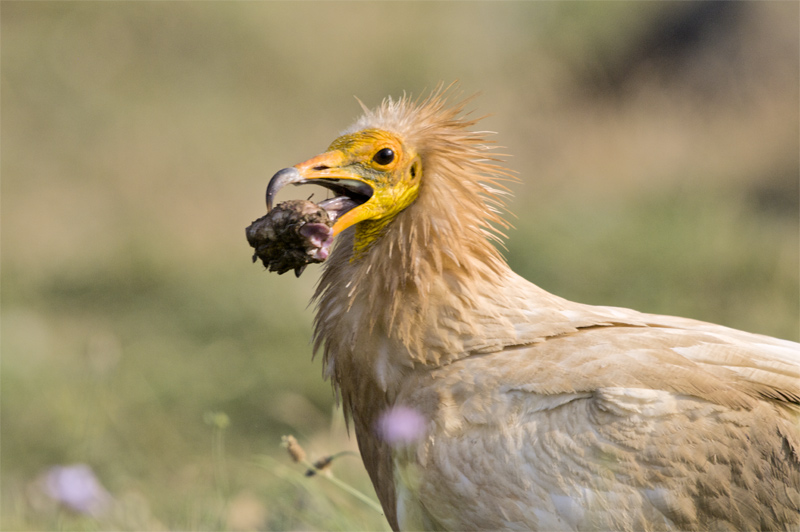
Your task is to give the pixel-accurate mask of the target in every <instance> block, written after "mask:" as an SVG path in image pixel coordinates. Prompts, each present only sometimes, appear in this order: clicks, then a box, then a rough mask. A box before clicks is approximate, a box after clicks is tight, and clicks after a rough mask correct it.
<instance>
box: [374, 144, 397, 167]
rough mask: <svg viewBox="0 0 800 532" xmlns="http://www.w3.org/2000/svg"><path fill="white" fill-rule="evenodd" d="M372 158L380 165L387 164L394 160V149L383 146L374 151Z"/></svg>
mask: <svg viewBox="0 0 800 532" xmlns="http://www.w3.org/2000/svg"><path fill="white" fill-rule="evenodd" d="M372 160H373V161H375V162H376V163H378V164H380V165H381V166H383V165H386V164H389V163H390V162H392V161H394V150H392V149H391V148H383V149H382V150H380V151H379V152H378V153H376V154H375V156H374V157H372Z"/></svg>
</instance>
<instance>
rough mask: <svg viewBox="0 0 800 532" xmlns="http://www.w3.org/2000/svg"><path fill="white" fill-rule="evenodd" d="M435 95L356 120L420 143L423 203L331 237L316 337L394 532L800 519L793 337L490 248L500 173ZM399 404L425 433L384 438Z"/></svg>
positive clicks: (715, 525) (797, 370)
mask: <svg viewBox="0 0 800 532" xmlns="http://www.w3.org/2000/svg"><path fill="white" fill-rule="evenodd" d="M461 111H462V107H461V106H455V107H454V108H449V109H448V108H446V107H445V103H444V99H443V97H441V95H436V94H434V95H433V96H432V97H430V98H429V99H428V100H425V101H423V102H411V101H409V100H408V99H402V100H399V101H391V100H389V101H387V102H385V103H384V104H383V106H382V107H380V108H379V109H378V110H376V111H374V112H368V113H367V115H366V116H365V117H364V118H362V119H361V120H360V121H359V122H358V123H357V124H356V125H355V126H354V127H353V128H351V131H357V130H359V129H364V128H367V129H373V128H375V129H383V130H387V131H391V132H392V133H395V134H397V135H400V136H401V137H402V138H403V139H404V141H405V142H407V143H408V144H409V145H412V146H414V148H415V149H416V150H417V152H418V153H419V154H420V157H421V159H422V165H423V176H422V181H421V183H422V184H421V185H420V190H419V196H418V198H417V199H416V201H414V203H413V204H411V205H410V206H409V207H408V208H406V209H405V210H404V211H402V212H400V213H399V214H398V215H397V216H396V217H395V218H394V219H393V220H392V221H391V222H390V223H389V224H388V225H387V226H386V228H385V230H384V231H383V233H382V234H381V236H380V237H379V238H378V239H377V240H375V241H374V242H373V243H372V244H371V245H370V246H369V248H368V249H367V251H366V252H365V253H363V254H359V255H358V256H354V254H353V248H354V229H353V228H351V229H348V230H346V231H345V232H343V233H342V234H341V235H340V236H339V237H338V240H339V241H338V244H337V246H336V247H335V249H334V250H333V253H332V255H331V257H330V258H329V259H328V261H327V263H326V265H325V272H324V274H323V277H322V279H321V281H320V285H319V287H318V291H317V294H316V298H317V316H316V321H315V325H316V333H315V334H316V347H317V348H319V349H321V350H322V351H323V354H324V361H325V368H326V370H325V371H326V374H327V376H328V377H330V378H331V379H332V381H333V383H334V386H335V387H336V389H337V390H338V392H339V393H340V395H341V398H342V401H343V406H344V408H345V412H346V414H347V415H348V416H349V418H350V420H351V422H352V424H353V426H354V428H355V431H356V435H357V437H358V442H359V447H360V449H361V452H362V457H363V459H364V463H365V465H366V467H367V469H368V471H369V472H370V475H371V478H372V480H373V483H374V485H375V488H376V491H377V493H378V496H379V498H380V500H381V503H382V505H383V507H384V510H385V511H386V515H387V518H388V520H389V522H390V524H391V525H392V527H393V528H395V529H397V528H400V529H404V530H415V529H442V530H487V529H495V530H498V529H509V530H688V529H694V530H706V529H723V530H745V529H770V530H771V529H779V530H788V529H798V528H800V406H799V403H800V345H799V344H796V343H793V342H789V341H783V340H778V339H774V338H769V337H765V336H759V335H755V334H750V333H745V332H741V331H736V330H733V329H728V328H725V327H721V326H717V325H712V324H708V323H703V322H698V321H694V320H688V319H683V318H675V317H667V316H655V315H648V314H642V313H639V312H636V311H633V310H628V309H621V308H612V307H595V306H588V305H582V304H578V303H573V302H570V301H567V300H564V299H562V298H559V297H557V296H554V295H552V294H549V293H547V292H545V291H544V290H541V289H540V288H538V287H536V286H535V285H533V284H531V283H529V282H528V281H526V280H524V279H522V278H521V277H519V276H518V275H516V274H515V273H513V272H512V271H511V270H510V269H509V268H508V267H507V265H506V264H505V262H504V261H503V260H502V258H501V257H500V255H499V254H498V253H497V251H496V250H495V248H494V247H493V246H492V244H491V243H490V242H489V237H490V235H491V232H492V227H493V226H497V225H502V220H501V219H500V218H499V216H498V214H497V206H498V205H499V197H500V195H501V193H499V192H498V191H497V189H498V187H499V184H498V182H499V181H501V180H502V179H504V178H507V177H508V175H507V174H506V173H505V172H504V171H503V170H502V169H501V168H500V167H499V166H498V165H497V163H496V162H495V161H493V160H492V159H491V158H490V157H489V153H490V152H488V151H487V147H486V142H485V140H484V139H483V135H482V134H480V133H474V132H470V131H469V130H468V128H469V126H472V125H473V123H474V121H469V120H464V119H461V118H460V113H461ZM397 405H403V406H406V407H409V408H412V409H414V410H416V411H417V412H419V413H420V414H421V415H422V416H423V417H424V419H425V422H426V430H425V433H424V435H423V436H422V437H421V438H420V439H419V440H418V441H415V442H413V443H411V444H409V445H399V446H392V445H389V443H388V442H386V441H384V440H383V439H382V438H381V437H380V434H379V433H378V432H377V431H376V426H377V423H378V420H379V418H380V416H381V415H382V414H384V413H385V412H386V411H387V410H388V409H390V408H392V407H393V406H397Z"/></svg>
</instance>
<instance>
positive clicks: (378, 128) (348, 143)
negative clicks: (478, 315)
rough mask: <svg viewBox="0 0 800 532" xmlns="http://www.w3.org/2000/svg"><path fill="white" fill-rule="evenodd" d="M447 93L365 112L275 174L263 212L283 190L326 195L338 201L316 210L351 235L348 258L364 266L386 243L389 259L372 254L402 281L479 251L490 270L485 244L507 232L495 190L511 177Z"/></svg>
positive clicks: (493, 256) (390, 103)
mask: <svg viewBox="0 0 800 532" xmlns="http://www.w3.org/2000/svg"><path fill="white" fill-rule="evenodd" d="M447 92H448V91H447V90H446V89H445V90H442V89H441V88H440V89H438V90H436V91H434V93H433V94H431V95H430V96H428V97H427V98H425V99H422V100H412V99H410V98H408V97H403V98H400V99H397V100H393V99H386V100H385V101H384V102H383V103H382V105H380V106H379V107H378V108H377V109H375V110H369V109H367V108H366V107H364V112H365V114H364V116H363V117H362V118H360V119H359V120H358V121H357V122H356V123H355V124H354V125H353V126H351V127H350V128H349V129H348V130H346V131H345V132H344V134H343V135H341V136H340V137H338V138H337V139H335V140H334V141H333V142H332V143H331V145H330V146H329V147H328V149H327V150H326V151H325V152H324V153H322V154H319V155H316V156H315V157H312V158H311V159H309V160H307V161H305V162H302V163H299V164H296V165H294V166H293V167H290V168H285V169H283V170H281V171H279V172H278V173H277V174H275V176H274V177H273V178H272V180H271V181H270V183H269V186H268V188H267V208H268V210H271V209H272V205H273V202H274V198H275V196H276V194H277V192H278V191H279V190H280V189H281V188H282V187H284V186H286V185H289V184H292V185H305V184H315V185H321V186H323V187H325V188H327V189H329V190H330V191H332V192H333V194H334V197H333V198H331V199H327V200H324V201H322V202H320V203H319V205H320V206H321V207H323V208H324V209H325V210H326V211H328V213H329V215H330V216H331V218H332V219H333V220H334V224H333V227H332V232H333V235H332V236H334V237H336V236H338V235H340V234H341V233H343V232H345V231H346V230H347V229H349V228H354V229H353V243H352V246H349V247H350V249H349V252H348V255H349V257H348V258H349V259H361V258H363V257H364V255H366V254H367V252H368V251H370V249H371V248H372V247H373V246H374V245H375V244H376V243H377V242H378V241H382V242H384V244H385V245H386V246H387V249H386V250H384V251H387V252H388V254H383V253H370V254H373V255H380V256H382V257H383V258H384V259H385V260H389V258H390V257H391V260H393V261H395V262H396V261H397V260H399V261H400V263H401V269H400V271H398V272H393V274H394V275H395V276H398V275H399V278H401V279H409V278H415V277H416V278H418V277H419V273H420V272H419V271H418V269H419V268H423V267H424V266H422V265H421V263H422V262H424V263H430V264H431V265H432V267H433V268H434V270H437V271H439V272H441V269H442V268H443V267H446V266H447V265H448V264H451V265H457V266H458V267H461V266H463V265H465V264H466V263H468V262H469V260H466V259H469V258H471V257H473V256H474V255H475V254H476V253H477V254H478V255H479V256H480V259H481V260H483V259H484V258H488V259H489V262H495V261H496V260H497V259H498V258H499V257H498V255H497V253H496V252H495V251H494V248H493V246H492V245H491V244H488V247H487V245H485V244H482V243H485V242H486V240H487V238H486V237H487V236H490V237H491V236H493V235H494V234H495V232H496V230H497V229H498V228H502V227H506V226H507V225H506V224H505V222H504V221H503V220H502V218H501V217H500V216H499V211H500V208H501V207H502V202H501V199H500V197H501V195H502V194H504V193H505V188H504V187H503V186H502V185H499V182H500V181H502V180H504V179H508V178H509V177H510V175H509V174H508V172H507V171H506V170H504V169H503V168H501V167H500V166H499V165H498V164H497V159H496V157H492V156H490V154H489V153H488V152H489V150H491V146H490V143H489V142H488V141H487V140H486V139H485V137H486V134H487V133H486V132H481V131H470V130H469V128H470V127H471V126H473V125H474V124H475V123H476V122H477V120H475V119H469V118H466V117H464V116H462V115H463V110H464V106H465V103H466V102H465V101H462V102H460V103H457V104H455V105H450V106H448V105H447V99H448V97H447ZM362 107H363V104H362ZM328 245H330V244H328ZM490 248H491V249H490ZM393 252H394V253H393ZM398 255H399V257H398ZM483 255H487V257H483Z"/></svg>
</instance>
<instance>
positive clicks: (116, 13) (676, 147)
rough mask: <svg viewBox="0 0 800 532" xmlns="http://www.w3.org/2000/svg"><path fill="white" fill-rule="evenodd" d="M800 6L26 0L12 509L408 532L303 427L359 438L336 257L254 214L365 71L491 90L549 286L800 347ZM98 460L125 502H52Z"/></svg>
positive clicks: (7, 304)
mask: <svg viewBox="0 0 800 532" xmlns="http://www.w3.org/2000/svg"><path fill="white" fill-rule="evenodd" d="M798 9H800V6H799V5H798V4H797V3H795V2H791V3H777V2H776V3H751V2H739V3H734V2H724V3H723V2H712V3H708V4H706V3H696V2H679V3H670V2H658V3H635V2H624V3H609V2H591V3H581V2H568V3H558V2H542V3H539V2H537V3H394V2H392V3H362V2H355V3H315V2H303V3H279V2H268V3H223V2H202V3H201V2H196V3H192V2H178V3H176V2H147V3H138V2H137V3H133V2H129V3H117V2H113V3H105V2H2V4H0V15H1V17H0V24H2V28H1V30H2V31H1V32H0V38H1V39H2V43H1V46H0V53H1V54H2V57H1V61H0V67H1V69H2V70H1V71H0V74H2V85H1V86H0V88H1V91H0V98H2V100H1V102H0V103H1V105H2V114H1V116H0V138H1V139H2V159H1V164H2V166H1V167H0V171H1V172H2V211H1V212H2V235H1V237H2V287H1V289H2V315H1V317H2V339H1V340H2V343H1V344H0V347H1V348H2V388H1V391H2V448H1V452H2V455H1V458H2V464H1V465H2V483H1V484H0V488H1V489H2V500H1V502H2V507H1V508H0V510H1V511H0V516H1V517H2V522H0V528H2V529H4V530H12V529H13V530H50V529H57V528H58V529H88V530H92V529H111V528H113V529H126V530H151V529H187V530H188V529H202V530H221V529H229V530H252V529H319V530H334V529H338V530H352V529H385V528H387V527H386V524H385V522H384V521H383V519H382V518H381V516H380V515H377V514H376V513H375V512H374V511H373V510H372V509H370V508H369V507H368V506H366V505H365V504H363V502H361V501H359V500H357V499H355V498H353V497H351V496H350V495H349V494H347V493H345V492H344V491H342V490H340V489H338V488H336V487H335V486H332V485H330V484H329V483H326V482H324V480H325V479H323V478H320V477H311V478H307V477H304V476H303V471H304V470H303V468H302V467H298V466H297V464H293V463H291V461H290V460H289V459H288V457H287V456H285V455H284V451H283V450H282V449H280V447H279V444H280V441H281V439H280V437H281V435H282V434H287V433H292V434H294V435H295V436H297V438H298V440H299V441H300V442H301V444H303V445H304V446H305V447H306V448H307V451H308V452H309V458H311V459H315V458H318V457H319V456H322V455H324V454H328V453H334V452H339V451H342V450H347V449H350V450H354V449H355V444H354V442H353V441H351V440H350V439H348V437H347V435H346V430H345V428H344V427H343V423H342V421H341V417H340V414H338V413H334V414H332V412H334V410H333V402H334V401H333V397H332V394H331V391H330V387H329V385H328V384H327V383H324V382H323V381H322V380H321V378H320V373H321V369H320V367H319V362H318V361H317V362H316V363H312V362H311V348H310V345H309V342H308V339H309V336H310V322H311V318H312V309H310V308H307V307H306V305H307V302H308V300H309V297H310V295H311V292H312V289H313V283H314V280H315V276H316V275H318V273H319V269H318V268H316V269H315V268H313V267H312V268H309V270H307V272H306V273H305V274H304V276H303V277H302V278H301V279H294V278H293V277H291V276H284V277H278V276H275V275H268V274H267V273H265V272H264V271H263V268H262V267H261V266H260V265H253V264H251V263H250V254H251V251H250V249H249V248H248V246H247V243H246V241H245V238H244V228H245V226H246V225H247V224H248V223H249V222H250V221H252V220H253V219H255V218H257V217H258V216H260V215H261V214H263V211H264V204H263V192H264V188H265V186H266V183H267V180H268V179H269V177H270V176H271V175H272V173H273V172H274V171H276V170H277V169H280V168H282V167H285V166H288V165H291V164H294V163H297V162H299V161H302V160H305V159H306V158H308V157H310V156H312V155H315V154H316V153H318V152H320V151H321V150H323V149H324V148H325V147H326V146H327V145H328V143H329V142H330V141H331V140H332V139H333V138H334V137H335V136H336V135H337V132H338V131H340V130H341V129H343V128H344V127H346V126H347V125H348V124H349V123H350V122H351V121H352V120H353V119H355V118H356V116H357V114H358V111H359V108H358V105H357V103H356V101H355V100H354V99H353V96H358V97H359V98H361V99H362V100H363V101H364V102H365V103H366V104H367V105H370V106H372V105H375V104H376V103H378V102H379V101H380V99H381V98H382V97H383V96H385V95H389V94H391V95H395V96H396V95H400V94H402V93H403V91H408V92H411V93H413V94H421V93H424V92H425V90H426V89H430V88H432V87H434V86H435V85H436V84H437V83H438V82H439V81H445V82H449V81H451V80H454V79H459V80H460V87H461V90H462V92H463V93H464V94H465V95H468V94H471V93H473V92H481V96H480V97H479V98H477V99H476V100H474V102H473V104H472V105H473V107H474V108H475V109H476V114H478V115H481V114H484V113H490V116H489V117H488V118H486V119H485V121H484V122H483V125H482V127H484V128H486V129H490V130H494V131H497V132H498V133H499V134H498V135H496V140H497V142H498V144H500V145H502V146H504V148H503V149H502V150H501V151H503V152H506V153H510V154H513V157H511V158H509V159H508V165H509V166H510V167H511V168H512V169H514V170H515V171H517V172H518V173H519V175H520V178H521V182H520V183H519V184H516V185H514V186H513V189H514V191H515V193H516V196H515V199H514V200H512V201H511V204H510V207H511V210H512V211H513V212H515V213H516V218H514V219H513V222H514V225H515V227H516V229H515V230H513V231H511V232H510V234H509V239H508V243H507V247H508V249H507V251H506V256H507V257H508V259H509V261H510V263H511V264H512V266H513V267H514V268H515V269H516V270H517V271H519V272H520V273H521V274H523V275H524V276H526V277H527V278H529V279H531V280H533V281H534V282H537V283H538V284H539V285H540V286H542V287H544V288H546V289H548V290H550V291H552V292H555V293H557V294H559V295H562V296H565V297H568V298H571V299H575V300H579V301H583V302H589V303H599V304H600V303H601V304H609V305H619V306H630V307H635V308H638V309H640V310H644V311H649V312H659V313H668V314H679V315H685V316H689V317H693V318H699V319H704V320H708V321H714V322H718V323H722V324H725V325H730V326H733V327H738V328H742V329H746V330H750V331H754V332H760V333H765V334H769V335H775V336H780V337H784V338H789V339H793V340H798V338H799V337H800V331H799V330H798V320H799V318H798V312H799V309H800V305H799V304H798V290H799V288H798V242H799V241H800V238H799V235H798V225H799V223H798V169H799V168H800V165H799V164H798V150H797V147H798V142H799V139H798V118H797V117H798V114H799V113H798V100H799V98H798V86H800V80H799V79H798V64H800V61H798V49H799V48H800V45H799V43H798V31H797V20H798ZM77 463H82V464H86V465H88V466H89V467H90V468H91V471H93V472H94V474H95V475H96V477H97V479H98V480H99V482H100V483H101V484H102V485H103V486H104V487H105V489H106V490H107V492H108V494H109V495H110V497H111V500H112V503H111V505H110V506H109V507H108V508H106V509H105V511H104V512H102V513H99V514H98V513H90V514H88V515H87V514H82V513H80V512H76V511H69V510H67V509H65V508H64V507H63V505H62V506H61V507H60V506H58V505H57V504H56V503H55V502H54V501H53V500H51V498H48V496H47V495H46V492H47V489H46V486H45V485H46V484H47V478H49V477H47V476H46V475H47V474H48V472H50V473H52V471H53V470H52V469H51V468H53V467H54V466H59V465H69V464H77ZM332 470H333V474H334V475H336V476H337V477H338V478H343V479H344V480H346V481H347V482H349V483H351V484H352V485H354V486H356V487H357V488H359V489H361V490H362V491H365V492H367V493H369V494H370V495H371V493H372V492H371V487H370V485H369V481H368V479H367V477H366V473H365V472H364V471H363V468H362V467H361V464H360V460H359V459H358V458H356V457H353V456H350V455H345V456H342V457H341V458H339V459H337V461H335V462H334V464H333V467H332Z"/></svg>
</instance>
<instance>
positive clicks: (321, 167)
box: [312, 164, 328, 172]
mask: <svg viewBox="0 0 800 532" xmlns="http://www.w3.org/2000/svg"><path fill="white" fill-rule="evenodd" d="M327 169H328V167H327V166H325V165H324V164H321V165H319V166H315V167H314V168H312V170H315V171H317V172H319V171H320V170H327Z"/></svg>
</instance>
